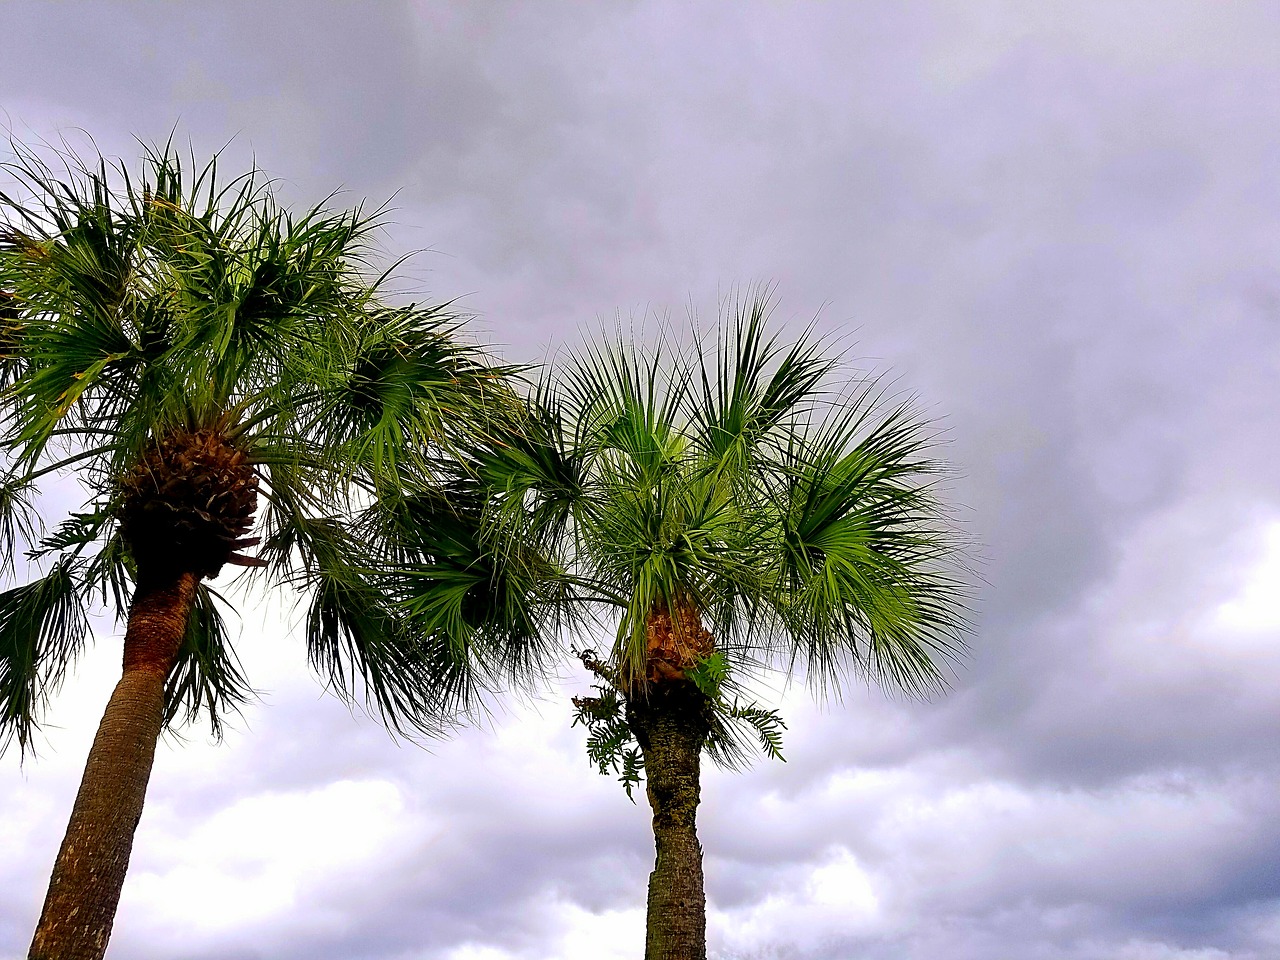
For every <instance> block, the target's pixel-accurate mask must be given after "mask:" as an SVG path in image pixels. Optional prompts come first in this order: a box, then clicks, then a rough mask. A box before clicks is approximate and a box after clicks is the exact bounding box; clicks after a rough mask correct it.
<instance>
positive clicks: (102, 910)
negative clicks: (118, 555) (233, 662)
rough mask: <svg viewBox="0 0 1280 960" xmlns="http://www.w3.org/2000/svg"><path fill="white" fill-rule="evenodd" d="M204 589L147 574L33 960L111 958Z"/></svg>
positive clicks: (185, 576)
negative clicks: (169, 693) (172, 693)
mask: <svg viewBox="0 0 1280 960" xmlns="http://www.w3.org/2000/svg"><path fill="white" fill-rule="evenodd" d="M196 583H197V577H196V575H195V574H193V573H172V574H168V575H166V576H159V575H154V574H153V575H151V576H145V577H144V576H141V575H140V576H139V580H138V585H137V589H136V590H135V591H134V595H133V602H132V604H131V605H130V607H129V624H128V627H127V628H126V630H125V636H124V666H123V670H122V672H121V676H120V682H119V683H117V684H116V688H115V690H114V691H113V692H112V694H111V699H110V700H108V701H107V709H106V711H105V712H104V713H103V716H102V723H101V724H100V725H99V726H98V733H97V736H96V737H94V740H93V747H92V748H91V749H90V750H89V760H88V762H87V763H86V764H85V770H84V777H83V778H82V779H81V781H80V792H79V793H78V794H77V795H76V802H75V806H74V807H73V808H72V810H71V822H70V823H69V824H68V825H67V834H66V837H65V838H64V839H63V841H62V848H61V849H60V850H59V851H58V859H57V860H56V861H55V862H54V866H53V877H52V879H51V880H50V881H49V892H48V893H47V894H46V895H45V901H44V909H43V910H42V911H41V914H40V922H39V923H38V924H37V925H36V932H35V938H34V939H33V940H32V942H31V951H30V953H29V957H30V960H100V958H101V957H102V955H103V954H104V953H105V952H106V949H107V939H108V937H110V935H111V925H112V923H113V922H114V920H115V915H116V907H117V905H118V904H119V903H120V890H121V888H122V887H123V886H124V875H125V870H126V869H127V868H128V866H129V855H130V853H131V851H132V850H133V834H134V831H135V830H136V829H137V826H138V819H139V817H141V816H142V804H143V800H144V798H145V797H146V792H147V781H148V780H149V779H150V778H151V766H152V763H153V762H154V760H155V752H156V741H157V740H158V739H159V737H160V729H161V726H162V724H163V718H164V685H165V680H166V679H167V678H168V676H169V672H170V671H171V670H172V669H173V666H174V662H175V661H176V660H177V656H178V650H179V648H180V647H181V645H182V637H183V635H184V634H185V632H186V628H187V619H188V617H189V616H190V614H191V607H192V603H193V601H194V598H195V588H196Z"/></svg>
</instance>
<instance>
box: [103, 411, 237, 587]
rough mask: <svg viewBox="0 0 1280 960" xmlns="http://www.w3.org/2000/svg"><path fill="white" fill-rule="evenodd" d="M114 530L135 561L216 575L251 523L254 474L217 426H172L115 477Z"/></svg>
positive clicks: (232, 558)
mask: <svg viewBox="0 0 1280 960" xmlns="http://www.w3.org/2000/svg"><path fill="white" fill-rule="evenodd" d="M120 491H121V495H122V504H121V511H120V532H121V535H122V536H123V537H124V541H125V543H126V544H127V545H128V547H129V550H130V552H131V553H132V555H133V558H134V560H135V562H136V563H137V564H138V567H139V569H142V568H155V567H159V568H160V569H166V568H170V569H171V568H173V567H175V566H177V567H180V568H181V569H184V570H192V571H194V572H195V573H196V574H197V575H198V576H200V577H215V576H217V574H218V572H219V571H220V570H221V569H222V566H223V564H225V563H227V562H228V561H229V560H234V559H235V558H234V557H233V553H234V551H235V549H236V548H237V547H238V546H244V545H246V541H245V540H244V539H243V538H244V535H245V534H246V533H248V532H249V529H250V528H251V527H252V526H253V515H254V511H255V510H256V509H257V504H258V477H257V474H256V473H255V472H254V469H253V465H252V463H250V461H249V457H248V455H247V454H245V452H244V451H243V450H240V449H239V448H237V447H236V446H235V444H233V443H232V442H231V441H230V440H228V439H227V438H226V436H225V434H224V433H223V432H222V431H221V430H217V429H210V428H205V429H200V430H193V431H189V430H172V431H170V432H169V433H167V434H165V435H164V436H163V437H161V438H160V439H159V440H158V441H157V442H156V443H155V444H154V445H153V446H152V447H151V448H150V449H149V450H147V452H146V453H145V454H144V455H143V457H142V459H141V460H140V461H139V462H138V463H137V464H136V465H135V466H134V467H133V469H131V470H130V471H129V472H128V473H127V474H126V475H125V477H124V479H123V480H122V481H121V483H120Z"/></svg>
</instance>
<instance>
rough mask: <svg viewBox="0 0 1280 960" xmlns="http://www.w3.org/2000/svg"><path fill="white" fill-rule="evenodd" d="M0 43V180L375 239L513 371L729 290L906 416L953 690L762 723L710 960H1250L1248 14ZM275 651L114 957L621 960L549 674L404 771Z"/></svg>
mask: <svg viewBox="0 0 1280 960" xmlns="http://www.w3.org/2000/svg"><path fill="white" fill-rule="evenodd" d="M0 36H3V37H4V38H5V40H4V54H3V56H2V57H0V109H2V110H3V115H2V117H0V119H2V120H3V123H4V124H5V125H7V128H8V131H9V133H10V135H11V136H12V137H13V138H14V139H16V140H18V141H20V142H22V143H27V144H32V143H36V142H38V141H39V140H40V139H42V138H43V139H47V140H57V139H59V138H66V140H67V141H68V142H69V143H71V144H73V145H77V146H81V147H84V146H86V145H87V144H88V143H89V139H88V138H90V137H91V138H92V141H93V142H94V143H96V144H97V147H98V148H99V149H101V150H102V151H103V152H104V153H106V154H108V155H112V156H122V157H125V158H136V157H137V156H138V154H139V147H138V145H137V141H136V140H135V138H139V139H141V140H143V141H146V142H154V141H157V140H164V139H165V138H167V137H168V135H169V133H170V131H176V137H177V139H178V140H179V141H180V142H183V143H187V142H189V143H190V144H191V145H192V148H193V149H194V150H195V151H196V152H197V154H208V153H210V152H212V151H213V150H216V149H218V148H220V147H223V146H225V148H226V157H227V161H226V162H227V164H228V167H227V169H231V168H233V167H234V166H235V165H236V164H239V165H240V167H241V168H243V167H247V165H248V164H249V163H250V162H252V161H254V160H256V162H257V163H258V164H259V165H260V166H261V167H262V168H263V169H265V170H266V171H267V172H268V173H270V174H272V175H273V176H276V177H278V178H280V189H281V191H282V192H283V194H284V195H285V196H286V197H288V198H290V199H296V201H297V202H299V203H302V202H308V201H312V200H315V199H317V198H320V197H323V196H326V195H327V194H329V193H331V192H332V191H334V190H340V191H342V192H340V193H339V194H338V195H337V197H336V198H335V201H334V202H335V203H343V204H355V203H358V202H360V201H362V200H366V199H367V200H368V201H369V202H371V203H374V204H377V203H381V202H383V201H388V200H389V201H390V205H391V207H392V213H391V215H390V220H391V223H390V225H389V226H388V229H387V231H386V235H385V237H384V244H385V248H386V253H387V256H388V259H390V258H393V257H395V256H399V255H402V254H406V253H410V252H412V251H419V252H418V253H417V254H416V255H415V256H414V257H413V258H412V259H411V260H410V261H409V263H408V264H407V265H406V267H405V268H404V270H403V271H402V277H403V280H402V283H403V284H404V286H405V288H406V289H412V290H416V291H418V292H419V293H420V295H421V296H423V297H426V298H435V299H438V300H441V301H444V300H457V302H458V305H459V307H460V308H461V309H463V310H465V311H467V312H469V313H470V314H472V315H474V318H475V319H474V321H473V322H472V323H471V325H470V328H469V329H470V331H471V333H470V335H471V336H472V337H474V338H475V340H477V341H478V342H480V343H483V344H486V345H488V346H489V347H490V348H491V349H492V350H493V351H494V352H495V354H497V355H498V356H500V357H502V358H503V359H505V360H508V361H511V362H521V363H525V362H528V363H536V362H541V361H543V360H546V359H548V358H550V357H553V356H554V353H555V351H556V350H557V349H559V348H562V347H564V346H571V345H573V344H575V343H577V342H579V339H580V337H581V336H583V334H584V332H586V333H587V334H589V333H590V332H591V331H593V330H599V329H600V327H601V325H602V324H611V323H613V322H614V320H613V318H615V317H616V316H619V315H620V316H622V317H624V318H625V317H629V316H636V317H644V316H646V315H651V314H664V313H667V312H669V313H670V316H671V318H672V321H673V322H675V323H677V324H681V323H684V322H685V319H686V316H687V314H688V312H689V311H690V310H693V311H695V312H696V314H697V316H698V317H699V318H700V319H701V321H703V322H705V321H706V320H708V319H709V318H710V319H713V318H714V316H715V312H716V305H717V302H718V300H719V299H721V298H723V297H724V296H725V295H726V294H728V293H729V292H731V291H732V290H734V289H735V288H739V287H742V286H744V285H749V284H752V283H761V282H764V283H773V284H776V293H777V298H778V305H777V307H776V310H775V313H774V321H775V323H776V324H777V328H778V329H780V330H782V331H784V332H794V333H795V334H796V335H798V334H799V333H800V331H802V330H803V329H804V328H805V327H806V325H807V324H809V323H810V322H815V323H816V325H817V328H818V329H819V330H820V331H821V332H823V333H828V334H831V335H832V336H834V337H839V338H841V342H842V343H843V344H845V345H846V347H847V350H848V351H849V354H850V356H851V358H853V359H855V360H856V363H857V365H858V366H859V367H860V368H862V369H867V370H873V371H876V372H879V373H881V374H883V375H885V376H887V377H889V378H891V379H892V381H893V382H894V383H895V384H896V385H897V386H898V387H900V388H901V389H902V390H903V391H905V392H909V393H912V394H914V395H916V397H917V398H918V403H919V405H920V406H921V408H922V409H924V410H926V411H927V412H928V413H929V414H930V415H931V416H933V417H934V418H936V419H937V420H938V421H939V422H940V423H941V424H942V425H943V427H944V428H945V431H946V435H947V437H948V444H947V446H946V448H945V454H946V456H947V458H948V459H949V460H950V461H951V462H952V463H953V464H954V465H955V467H956V471H957V473H958V475H959V476H958V478H957V479H956V480H954V481H953V482H952V484H951V488H950V490H949V491H948V497H949V499H950V501H951V502H952V503H953V504H954V505H955V508H956V511H957V513H958V515H959V516H960V517H961V519H962V522H963V525H964V529H965V532H966V535H968V536H970V537H971V538H972V539H973V540H974V541H975V542H976V543H978V544H980V547H979V548H978V549H977V554H978V555H979V560H980V563H979V570H980V574H981V578H982V582H981V584H980V585H979V589H978V594H977V597H976V600H975V610H976V616H975V629H974V632H973V635H972V637H971V654H970V656H969V658H968V660H967V662H966V663H965V664H964V666H963V667H962V669H960V670H959V672H958V673H957V675H956V677H955V680H954V682H953V684H952V690H951V692H950V693H949V694H948V695H947V696H945V697H940V698H937V699H935V700H933V701H932V702H927V703H921V702H914V701H908V700H903V699H901V698H894V697H890V696H886V695H885V694H883V693H881V692H880V691H878V690H875V689H874V688H869V687H867V686H866V685H865V684H863V683H861V682H860V681H857V680H854V681H852V682H851V683H850V684H849V686H848V688H847V690H846V692H845V695H844V697H843V698H842V699H841V700H840V701H838V702H827V703H825V704H815V703H814V702H813V700H812V698H811V697H810V696H809V693H808V691H807V690H806V689H805V687H804V686H803V685H802V684H792V685H790V686H787V687H785V688H781V689H779V690H778V693H777V696H778V702H779V703H780V704H781V705H782V708H783V713H784V715H785V716H786V718H787V722H788V725H789V730H788V735H787V739H786V756H787V762H786V763H777V762H768V761H764V760H761V761H759V762H757V764H756V765H755V766H754V767H753V768H752V769H750V770H748V771H746V772H745V773H725V772H721V771H716V770H714V769H709V770H708V771H707V773H706V775H705V777H704V786H703V802H702V807H701V810H700V833H701V838H702V842H703V846H704V849H705V854H706V873H707V891H708V938H709V946H710V951H711V954H712V956H714V957H716V958H720V960H890V958H893V960H1009V958H1024V960H1274V958H1275V957H1280V751H1278V750H1277V744H1280V683H1277V680H1278V679H1280V642H1278V641H1280V589H1278V585H1280V478H1278V473H1280V454H1278V453H1277V452H1276V449H1277V445H1276V442H1275V439H1274V427H1273V425H1272V424H1273V421H1274V420H1275V419H1276V412H1277V411H1278V410H1280V273H1278V272H1277V270H1278V267H1280V176H1277V171H1278V169H1280V5H1277V4H1276V3H1274V2H1270V3H1267V2H1258V3H1249V2H1245V0H1241V2H1235V3H1231V4H1225V3H1217V2H1208V0H1206V2H1180V0H1159V2H1142V0H1119V2H1110V0H1108V2H1101V0H1097V2H1092V0H1080V2H1069V3H1066V2H1042V3H1035V4H1030V3H1023V2H1018V0H1011V2H998V0H971V2H965V3H959V2H951V3H929V2H908V3H900V2H874V0H867V2H859V3H827V4H817V3H813V4H805V3H798V2H797V3H763V2H744V3H738V4H713V3H694V4H690V3H680V2H672V3H661V2H629V3H622V2H619V3H609V4H604V3H601V4H571V3H540V4H532V3H511V4H506V3H491V4H467V3H457V4H448V3H443V2H439V3H395V2H391V0H387V2H384V3H379V4H355V3H350V4H348V3H338V2H306V3H304V2H292V3H285V2H272V3H243V2H222V3H217V4H212V3H204V4H199V3H192V4H182V5H178V4H167V3H159V2H157V3H121V2H100V3H96V4H93V5H87V4H84V5H75V4H64V3H34V2H25V0H11V2H9V3H5V4H3V5H0ZM815 318H816V320H815ZM219 586H221V581H220V582H219ZM297 621H298V612H297V610H296V609H294V608H293V607H292V602H291V600H290V598H288V597H282V598H277V599H275V600H273V601H270V602H256V601H255V602H252V603H250V604H249V605H248V606H246V607H245V608H244V612H243V616H242V620H241V624H240V628H241V634H240V642H239V646H238V649H239V651H240V654H241V657H242V659H243V660H244V662H245V665H246V667H247V669H248V671H249V676H250V680H251V681H252V682H253V684H254V686H255V687H256V688H258V689H259V690H260V691H261V695H260V697H259V699H258V701H256V702H255V703H253V704H252V705H250V706H249V707H248V708H247V709H246V710H245V713H244V715H243V716H242V717H241V718H239V719H238V720H235V721H234V722H233V724H232V728H231V730H230V731H229V732H228V734H227V736H226V738H225V739H224V740H223V741H222V742H221V743H214V742H212V741H211V740H210V739H209V737H208V736H207V733H206V731H205V730H203V729H200V728H189V729H187V730H185V731H184V733H183V735H182V739H181V740H179V739H177V738H168V739H166V741H165V742H164V743H163V744H162V746H161V749H160V751H159V753H158V755H157V761H156V767H155V771H154V774H153V777H152V781H151V788H150V792H149V795H148V800H147V806H146V810H145V812H144V815H143V819H142V822H141V826H140V827H139V829H138V833H137V839H136V843H135V847H134V855H133V862H132V866H131V869H130V873H129V877H128V880H127V882H126V886H125V890H124V894H123V899H122V901H121V906H120V911H119V914H118V916H117V919H116V926H115V932H114V936H113V941H112V946H111V949H110V952H109V956H111V957H114V958H116V960H131V958H150V957H165V958H176V960H214V958H218V960H251V958H268V957H270V958H278V960H291V958H304V957H305V958H308V960H338V958H342V960H586V958H592V960H597V958H598V960H624V958H638V957H639V956H640V955H641V954H642V952H643V908H644V897H645V885H646V882H647V878H648V872H649V870H650V869H651V867H652V856H653V852H652V839H651V836H650V833H649V823H648V810H647V809H646V808H645V806H644V801H643V799H641V801H640V805H638V806H637V805H633V804H632V803H631V802H629V801H628V799H627V797H626V795H625V794H624V792H623V791H622V789H621V788H620V787H619V786H618V784H617V783H615V782H612V781H610V780H609V779H608V778H604V777H601V776H599V775H598V774H596V773H595V772H594V771H593V769H592V768H591V767H590V766H589V764H588V762H587V759H586V756H585V752H584V739H585V738H584V734H583V731H582V729H581V728H580V727H579V728H576V729H575V728H572V727H571V726H570V720H571V712H572V709H571V705H570V703H569V697H570V696H572V695H574V694H575V693H581V692H583V691H584V690H585V689H586V688H587V687H588V685H589V678H587V677H585V676H582V675H581V674H582V671H581V670H580V669H579V670H576V671H575V670H574V669H573V666H572V664H571V663H566V665H565V667H564V670H563V675H562V677H561V678H560V680H559V681H558V682H556V683H553V684H549V685H548V686H547V687H546V688H545V689H544V690H542V692H541V693H539V694H537V695H536V696H529V697H524V698H520V699H513V700H511V701H509V702H505V703H503V704H501V705H499V706H498V707H497V708H496V709H495V712H494V714H493V716H492V718H491V719H490V720H489V721H488V722H487V723H484V724H481V725H479V726H477V727H474V728H470V729H467V730H465V731H463V732H461V733H460V734H459V735H457V736H456V737H455V738H453V739H451V740H449V741H444V742H437V743H432V744H429V745H427V747H426V748H425V749H424V748H423V747H421V746H418V745H415V744H411V743H405V742H403V741H394V740H392V739H391V738H390V737H389V736H388V735H387V734H386V733H385V732H384V731H382V730H381V729H380V728H379V727H378V726H377V725H376V724H375V723H373V722H371V721H370V720H368V719H367V718H365V717H362V716H359V715H353V714H352V712H351V711H350V710H349V709H348V708H347V707H345V706H344V705H343V704H341V703H340V702H338V701H337V700H335V699H334V698H333V697H332V696H329V695H328V694H326V693H325V691H324V690H323V688H322V685H321V684H320V682H319V681H318V680H317V679H316V678H315V677H314V676H312V675H311V674H310V673H309V672H308V668H307V666H306V660H305V652H304V650H303V649H302V645H301V642H300V641H299V639H298V631H297V630H296V629H294V628H295V627H296V625H297ZM119 655H120V629H119V627H118V626H117V625H115V624H113V623H111V622H110V621H102V622H100V623H99V624H98V630H97V638H96V642H95V644H94V645H93V647H92V649H91V650H90V652H89V653H88V654H87V655H86V657H85V658H84V659H83V660H82V661H81V662H80V664H79V665H78V668H77V670H76V673H75V675H74V676H73V677H72V678H70V679H69V681H68V682H67V684H66V686H65V687H64V689H63V690H62V692H61V693H60V695H59V696H58V697H57V698H56V699H55V701H54V703H53V704H52V706H51V710H50V712H49V714H48V717H47V723H46V726H45V728H44V731H43V734H42V741H41V742H40V743H39V744H38V750H39V756H38V757H36V758H34V759H33V758H30V757H29V758H27V760H26V761H25V762H24V761H21V760H20V758H19V756H18V753H17V751H16V750H13V751H10V752H9V753H7V754H6V755H4V756H3V757H0V808H2V809H3V811H4V813H3V816H0V960H16V958H18V957H21V956H25V950H26V946H27V944H28V942H29V939H30V935H31V931H32V929H33V927H34V923H35V919H36V916H37V914H38V912H39V907H40V903H41V900H42V898H43V894H44V890H45V887H46V884H47V878H48V873H49V869H50V866H51V864H52V860H53V857H54V855H55V853H56V850H57V846H58V843H59V841H60V839H61V836H62V833H63V830H64V829H65V825H66V818H67V815H68V813H69V810H70V806H71V802H72V799H73V798H74V794H75V789H76V784H77V783H78V780H79V775H80V771H81V769H82V766H83V762H84V757H85V755H86V753H87V750H88V744H89V741H90V739H91V737H92V734H93V730H94V728H95V726H96V723H97V719H98V717H99V716H100V714H101V710H102V707H103V705H104V703H105V700H106V697H107V695H108V693H109V691H110V688H111V685H112V683H113V682H114V678H115V676H116V675H118V674H117V671H118V669H119V666H118V665H119Z"/></svg>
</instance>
